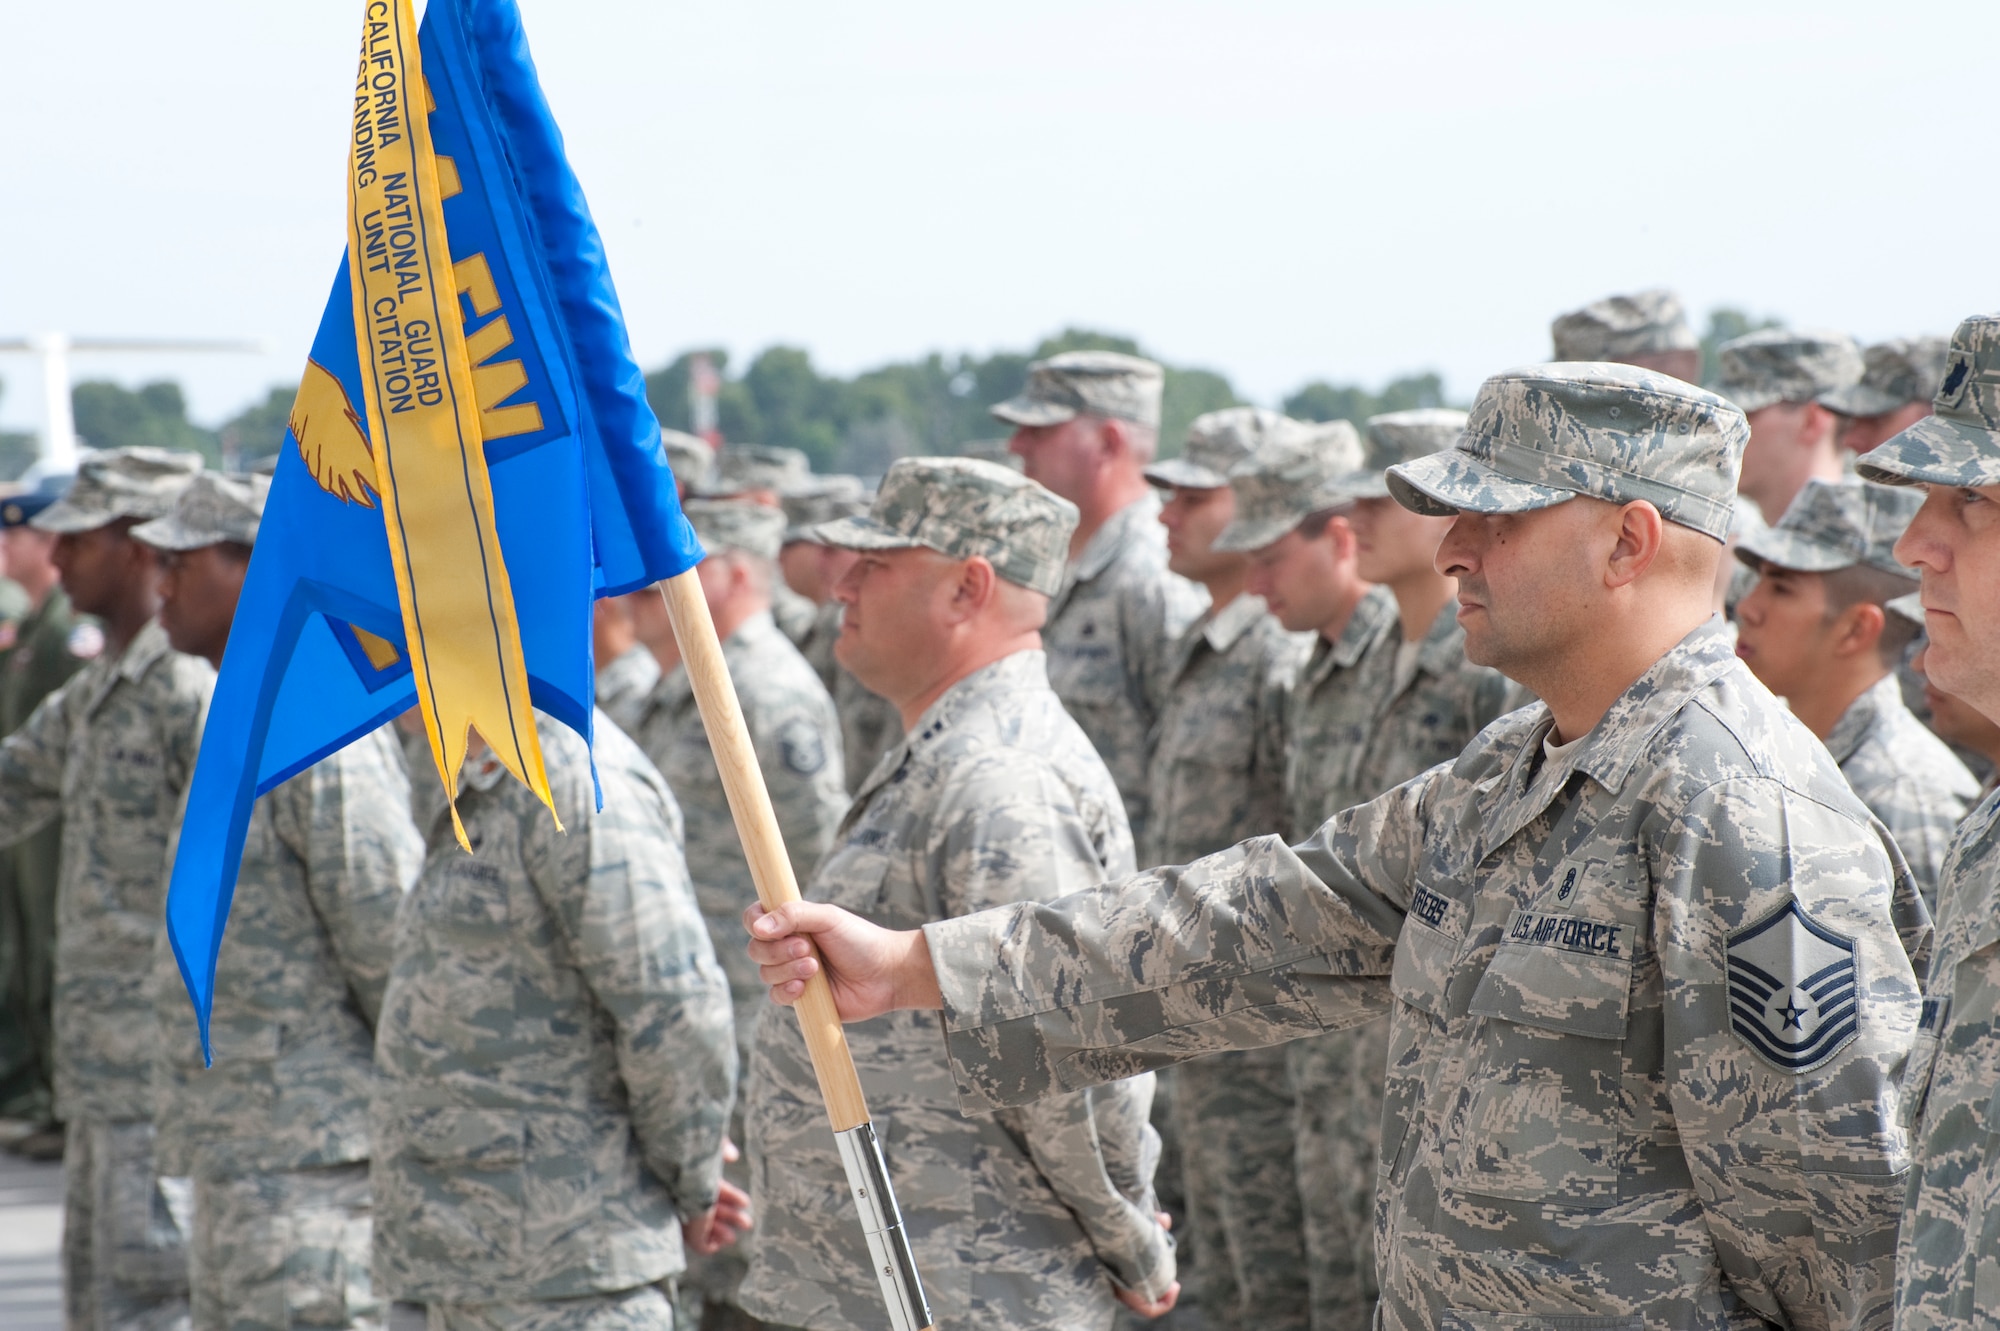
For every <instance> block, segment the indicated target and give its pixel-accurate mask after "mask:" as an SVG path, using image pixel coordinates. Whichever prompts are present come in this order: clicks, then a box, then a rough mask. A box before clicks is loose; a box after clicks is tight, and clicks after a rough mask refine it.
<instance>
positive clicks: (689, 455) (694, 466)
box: [660, 430, 715, 491]
mask: <svg viewBox="0 0 2000 1331" xmlns="http://www.w3.org/2000/svg"><path fill="white" fill-rule="evenodd" d="M660 447H662V448H664V449H666V450H667V465H668V466H669V467H671V468H673V473H674V479H675V480H676V481H679V482H680V483H681V484H682V485H683V486H686V487H687V488H688V489H689V490H690V491H693V490H699V489H701V488H702V487H703V486H705V485H707V484H708V480H709V473H711V472H712V471H714V469H715V449H714V447H712V446H711V445H710V444H709V442H708V440H706V439H704V438H702V437H701V436H700V435H698V434H689V433H688V432H687V431H685V430H661V431H660Z"/></svg>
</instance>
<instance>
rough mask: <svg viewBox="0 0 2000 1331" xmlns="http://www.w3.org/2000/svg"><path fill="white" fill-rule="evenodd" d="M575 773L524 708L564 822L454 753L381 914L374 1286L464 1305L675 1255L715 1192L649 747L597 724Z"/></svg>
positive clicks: (671, 869) (633, 1281) (716, 1099)
mask: <svg viewBox="0 0 2000 1331" xmlns="http://www.w3.org/2000/svg"><path fill="white" fill-rule="evenodd" d="M596 724H597V744H596V761H597V777H598V781H599V783H600V784H601V786H602V789H603V795H604V804H603V808H602V809H599V808H598V806H597V797H596V793H595V791H594V790H593V789H592V785H591V754H590V752H588V751H587V750H586V749H585V748H584V744H583V741H582V740H581V739H579V738H578V737H577V735H576V733H575V732H574V731H572V730H570V729H569V727H567V726H564V725H560V724H557V723H555V722H552V721H550V720H549V719H548V718H547V717H540V718H539V725H538V730H539V732H540V734H541V740H542V755H543V758H544V759H545V761H546V764H547V768H548V776H549V788H550V790H551V791H552V792H553V793H554V796H555V807H556V813H557V814H558V815H559V816H560V817H561V819H562V825H563V827H564V829H566V830H564V831H558V830H557V829H556V823H555V819H554V818H553V817H551V816H550V814H549V811H548V810H547V809H546V808H544V807H542V804H541V802H540V801H539V800H537V799H536V798H535V797H534V795H533V794H532V793H530V791H529V790H528V788H527V787H526V786H524V785H522V784H521V783H520V782H518V781H516V780H514V778H513V777H511V776H509V775H508V774H507V771H506V769H505V768H503V767H501V766H500V764H499V762H498V761H497V760H495V759H494V758H493V756H492V754H491V753H490V752H488V753H486V754H483V755H481V757H479V758H476V759H468V761H467V765H466V769H465V772H464V774H463V776H462V777H461V780H460V785H459V796H458V811H459V815H460V817H461V818H462V819H463V820H464V823H465V831H466V836H467V837H468V838H469V839H470V841H471V843H472V853H471V854H470V855H468V854H466V853H465V851H463V850H462V849H460V848H459V845H458V842H457V840H456V839H455V838H454V837H453V835H452V829H451V822H450V819H449V818H448V817H446V816H445V815H444V814H443V813H440V814H439V815H438V816H437V818H436V819H434V820H433V821H432V823H431V826H430V828H429V829H428V833H429V844H428V850H427V856H426V859H425V861H424V867H423V873H422V875H421V877H419V879H418V880H417V885H416V887H414V888H413V889H411V891H410V894H409V895H408V896H407V897H405V898H404V900H403V906H402V910H401V912H400V914H399V916H398V918H397V921H396V951H395V961H394V965H393V967H392V969H391V971H390V974H389V984H388V988H387V990H386V992H385V993H384V995H383V999H382V1018H381V1022H380V1025H379V1028H378V1033H377V1037H376V1042H375V1056H376V1065H377V1068H378V1072H379V1077H380V1080H379V1081H378V1084H377V1089H376V1093H375V1101H374V1106H373V1113H372V1123H373V1138H374V1157H373V1159H372V1161H371V1162H370V1170H369V1186H370V1189H371V1191H372V1193H373V1195H374V1215H375V1262H374V1270H375V1285H376V1290H377V1292H378V1293H380V1294H383V1295H385V1296H387V1297H393V1298H398V1299H408V1300H414V1301H418V1302H442V1303H464V1302H473V1303H485V1302H507V1301H516V1300H531V1299H562V1298H573V1297H578V1296H581V1295H586V1294H595V1293H606V1292H611V1291H616V1290H623V1289H631V1288H634V1287H636V1286H639V1285H644V1284H650V1283H652V1282H654V1281H658V1280H662V1279H665V1278H667V1277H669V1276H672V1275H674V1274H676V1273H677V1272H679V1271H680V1270H681V1269H682V1266H683V1261H682V1253H681V1236H680V1227H679V1224H678V1222H679V1221H680V1220H682V1219H684V1218H690V1217H693V1216H698V1215H700V1214H701V1213H702V1212H703V1211H705V1210H706V1209H707V1208H708V1207H709V1206H711V1205H713V1204H714V1202H715V1198H716V1192H717V1184H718V1180H719V1178H720V1176H721V1172H722V1137H723V1131H724V1127H725V1125H726V1124H727V1122H728V1118H729V1106H730V1101H731V1099H732V1097H733V1095H734V1092H735V1083H736V1044H735V1040H734V1038H733V1036H732V1032H731V1029H730V1026H731V1022H730V1007H729V995H728V988H727V984H726V982H725V981H724V979H723V976H722V970H721V968H720V967H719V966H717V964H716V961H715V952H714V949H713V948H712V947H711V946H710V944H709V941H708V931H707V929H705V928H704V927H703V926H702V921H701V914H700V912H699V911H698V910H697V909H696V907H695V902H694V893H693V891H692V889H691V888H690V887H689V884H688V880H687V870H686V866H685V865H684V863H683V862H682V859H681V851H680V844H679V843H680V811H679V810H678V809H677V808H676V807H675V805H674V797H673V795H672V794H671V793H670V792H669V791H668V790H667V786H666V782H664V781H662V780H661V779H660V774H659V772H658V771H656V770H655V769H654V767H653V765H652V763H650V762H648V761H647V760H646V756H645V755H644V754H642V753H640V752H639V750H638V748H637V746H635V745H634V744H633V743H632V742H631V741H630V740H629V739H627V738H626V737H625V734H624V732H622V731H620V730H619V729H618V728H617V726H615V725H614V724H612V723H611V721H610V719H609V718H608V717H605V716H603V715H602V714H600V715H599V716H598V718H597V723H596Z"/></svg>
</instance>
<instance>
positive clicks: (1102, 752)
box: [1042, 490, 1208, 842]
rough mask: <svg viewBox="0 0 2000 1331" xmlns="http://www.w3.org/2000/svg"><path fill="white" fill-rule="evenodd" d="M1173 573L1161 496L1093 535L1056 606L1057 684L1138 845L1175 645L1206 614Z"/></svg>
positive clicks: (1200, 595)
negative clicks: (1153, 741) (1152, 740)
mask: <svg viewBox="0 0 2000 1331" xmlns="http://www.w3.org/2000/svg"><path fill="white" fill-rule="evenodd" d="M1207 601H1208V598H1207V595H1206V594H1205V593H1204V592H1203V591H1202V590H1201V588H1200V587H1198V586H1196V585H1195V584H1194V583H1192V582H1189V581H1188V580H1187V579H1186V578H1183V577H1181V576H1180V575H1179V574H1177V573H1172V572H1169V571H1168V569H1167V534H1166V529H1165V528H1164V527H1162V526H1160V499H1159V495H1158V494H1157V493H1156V492H1153V491H1150V490H1149V491H1148V493H1147V494H1146V495H1145V497H1143V498H1140V499H1135V500H1133V501H1132V502H1131V503H1130V504H1128V505H1126V506H1125V507H1124V508H1122V509H1120V510H1119V511H1118V512H1117V513H1115V514H1113V515H1112V517H1111V518H1110V520H1109V521H1107V522H1106V523H1105V524H1104V525H1103V526H1102V527H1100V528H1098V529H1097V531H1096V532H1095V533H1094V534H1093V535H1092V536H1091V538H1090V540H1089V542H1087V543H1086V544H1085V545H1084V547H1083V553H1082V554H1081V555H1079V556H1077V558H1076V560H1075V561H1074V562H1072V563H1071V564H1070V566H1069V568H1068V570H1067V571H1066V574H1065V577H1064V580H1063V585H1062V588H1061V589H1060V590H1059V591H1057V592H1056V594H1055V596H1054V597H1053V598H1052V599H1051V600H1050V601H1049V616H1048V623H1047V624H1046V625H1044V626H1043V628H1042V644H1043V648H1044V650H1045V651H1046V652H1047V653H1048V658H1049V683H1050V684H1051V685H1053V686H1054V687H1055V691H1056V697H1058V698H1060V699H1062V705H1063V708H1064V710H1066V711H1067V712H1068V713H1069V714H1070V715H1071V716H1072V717H1074V718H1075V719H1076V723H1077V724H1078V725H1079V726H1082V727H1083V733H1084V737H1085V738H1086V739H1088V740H1089V741H1090V743H1091V747H1093V748H1095V749H1096V750H1097V755H1098V757H1100V758H1102V759H1104V765H1105V767H1107V768H1109V769H1110V772H1111V779H1112V780H1113V781H1115V782H1117V783H1118V793H1119V794H1120V795H1121V796H1123V797H1124V800H1125V815H1126V820H1127V821H1128V822H1129V823H1130V824H1131V827H1132V838H1133V840H1134V842H1143V841H1144V840H1145V839H1146V759H1147V756H1148V754H1149V752H1150V750H1149V748H1148V739H1149V737H1150V736H1151V735H1152V733H1153V723H1154V722H1155V720H1157V719H1158V717H1159V714H1160V707H1161V705H1162V704H1163V703H1164V701H1165V700H1166V693H1167V684H1168V680H1169V676H1170V671H1171V669H1172V664H1173V643H1174V641H1175V640H1176V639H1177V638H1179V637H1180V635H1181V633H1182V632H1183V631H1184V630H1185V629H1186V628H1187V626H1188V625H1189V624H1191V623H1193V622H1194V618H1195V616H1196V615H1199V614H1200V613H1201V612H1202V610H1203V609H1204V608H1205V607H1206V605H1207Z"/></svg>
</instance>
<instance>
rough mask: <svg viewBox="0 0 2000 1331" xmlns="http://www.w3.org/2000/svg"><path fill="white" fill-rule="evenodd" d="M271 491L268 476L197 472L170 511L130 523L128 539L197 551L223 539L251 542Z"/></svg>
mask: <svg viewBox="0 0 2000 1331" xmlns="http://www.w3.org/2000/svg"><path fill="white" fill-rule="evenodd" d="M270 493H271V481H270V478H269V477H265V476H256V475H249V476H225V475H223V474H222V473H221V472H219V471H204V472H198V473H196V475H195V477H194V479H193V480H191V481H189V482H188V483H187V484H186V485H185V486H183V487H182V489H181V492H180V494H179V495H178V496H177V497H176V498H175V499H174V506H173V509H172V511H171V512H169V513H167V514H166V515H165V516H164V517H158V518H154V519H153V520H152V521H151V522H142V523H140V524H139V525H138V526H136V527H134V528H133V529H132V539H133V540H135V541H144V542H145V543H146V544H147V545H150V546H152V547H153V548H154V549H155V550H199V549H201V548H202V547H203V546H205V545H217V544H219V543H221V542H223V541H234V542H236V543H237V544H238V545H255V544H256V543H257V524H258V523H259V522H261V521H262V520H263V517H264V501H265V499H266V498H267V497H268V496H269V495H270Z"/></svg>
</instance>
